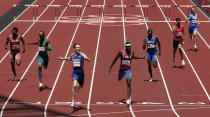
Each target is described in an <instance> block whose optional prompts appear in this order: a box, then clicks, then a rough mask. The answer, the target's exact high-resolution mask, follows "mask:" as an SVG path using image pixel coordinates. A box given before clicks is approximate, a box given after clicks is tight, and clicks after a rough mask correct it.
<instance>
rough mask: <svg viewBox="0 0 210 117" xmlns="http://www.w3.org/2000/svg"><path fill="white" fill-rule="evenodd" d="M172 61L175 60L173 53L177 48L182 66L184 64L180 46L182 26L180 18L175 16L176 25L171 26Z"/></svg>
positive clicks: (182, 36)
mask: <svg viewBox="0 0 210 117" xmlns="http://www.w3.org/2000/svg"><path fill="white" fill-rule="evenodd" d="M173 35H174V39H173V62H175V54H176V50H177V48H178V49H179V53H180V56H181V60H182V66H184V65H185V61H184V58H183V52H182V46H183V44H184V42H183V39H184V28H183V25H181V24H180V18H176V25H174V26H173Z"/></svg>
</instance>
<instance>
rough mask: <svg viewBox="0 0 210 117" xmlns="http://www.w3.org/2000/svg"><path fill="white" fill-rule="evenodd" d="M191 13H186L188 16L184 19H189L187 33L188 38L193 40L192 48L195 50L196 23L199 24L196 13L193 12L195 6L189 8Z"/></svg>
mask: <svg viewBox="0 0 210 117" xmlns="http://www.w3.org/2000/svg"><path fill="white" fill-rule="evenodd" d="M190 11H191V14H189V15H188V18H187V19H186V23H187V22H188V21H190V24H189V34H190V39H191V41H193V44H194V50H195V51H196V50H197V33H198V25H199V24H200V21H199V19H198V14H196V13H195V8H193V7H192V8H191V9H190Z"/></svg>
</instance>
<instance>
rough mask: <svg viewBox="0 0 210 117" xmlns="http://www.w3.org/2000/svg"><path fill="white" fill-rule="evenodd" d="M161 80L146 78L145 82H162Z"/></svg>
mask: <svg viewBox="0 0 210 117" xmlns="http://www.w3.org/2000/svg"><path fill="white" fill-rule="evenodd" d="M160 81H161V80H152V81H149V80H144V82H160Z"/></svg>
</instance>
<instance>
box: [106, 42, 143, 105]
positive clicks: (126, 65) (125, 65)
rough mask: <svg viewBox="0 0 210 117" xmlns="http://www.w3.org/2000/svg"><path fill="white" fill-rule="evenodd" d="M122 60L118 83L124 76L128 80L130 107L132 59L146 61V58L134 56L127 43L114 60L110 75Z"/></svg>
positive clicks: (128, 101) (109, 71)
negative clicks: (118, 61)
mask: <svg viewBox="0 0 210 117" xmlns="http://www.w3.org/2000/svg"><path fill="white" fill-rule="evenodd" d="M118 58H120V60H121V62H120V63H121V64H120V69H119V74H118V81H120V80H121V79H122V78H123V77H124V76H125V78H126V83H127V101H126V103H127V104H128V105H130V104H131V78H132V74H131V61H132V59H144V58H145V57H136V56H134V52H132V53H131V43H130V42H126V43H125V49H123V50H121V51H119V52H118V54H117V56H116V57H115V59H114V60H113V62H112V64H111V66H110V67H109V70H108V73H111V69H112V67H113V66H114V64H115V63H116V61H117V60H118Z"/></svg>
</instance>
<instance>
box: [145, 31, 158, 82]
mask: <svg viewBox="0 0 210 117" xmlns="http://www.w3.org/2000/svg"><path fill="white" fill-rule="evenodd" d="M147 33H148V37H147V38H146V39H144V42H143V49H144V50H145V49H146V47H147V63H148V69H149V74H150V80H149V81H150V82H152V81H153V75H152V65H153V67H154V68H156V67H157V55H156V54H157V49H156V44H158V47H159V56H160V55H161V47H160V41H159V40H158V37H156V36H154V35H153V31H152V29H148V30H147ZM151 64H152V65H151Z"/></svg>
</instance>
